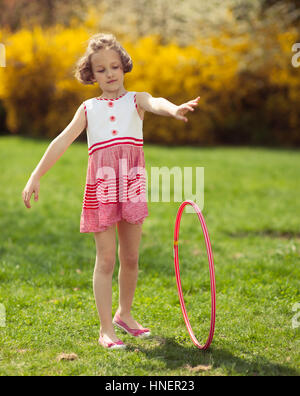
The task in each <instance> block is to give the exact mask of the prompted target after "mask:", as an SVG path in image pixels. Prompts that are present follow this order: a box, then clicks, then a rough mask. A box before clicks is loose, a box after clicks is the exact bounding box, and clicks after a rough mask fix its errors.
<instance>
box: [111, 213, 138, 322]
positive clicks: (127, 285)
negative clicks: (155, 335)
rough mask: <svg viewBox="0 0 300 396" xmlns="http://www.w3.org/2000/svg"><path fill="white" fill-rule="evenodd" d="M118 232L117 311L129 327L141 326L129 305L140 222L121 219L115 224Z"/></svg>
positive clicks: (135, 281)
mask: <svg viewBox="0 0 300 396" xmlns="http://www.w3.org/2000/svg"><path fill="white" fill-rule="evenodd" d="M117 226H118V234H119V247H118V255H119V261H120V269H119V307H118V310H117V313H118V314H119V315H120V317H121V319H122V320H123V321H124V322H125V323H126V324H127V325H128V326H129V327H131V328H133V329H139V328H143V327H142V326H139V325H138V324H137V322H136V321H135V320H134V319H133V317H132V316H131V306H132V302H133V298H134V293H135V289H136V284H137V279H138V261H139V246H140V241H141V236H142V225H141V224H130V223H128V222H126V221H125V220H121V221H119V222H118V224H117Z"/></svg>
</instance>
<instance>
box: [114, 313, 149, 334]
mask: <svg viewBox="0 0 300 396" xmlns="http://www.w3.org/2000/svg"><path fill="white" fill-rule="evenodd" d="M113 324H114V325H115V326H117V327H119V328H120V329H121V330H124V331H126V333H128V334H130V335H132V336H133V337H141V338H142V337H149V336H150V334H151V332H150V330H149V329H145V328H144V329H131V328H130V327H128V326H127V324H126V323H125V322H123V321H122V320H121V318H120V316H119V315H118V314H116V315H115V317H114V319H113ZM138 324H139V323H138Z"/></svg>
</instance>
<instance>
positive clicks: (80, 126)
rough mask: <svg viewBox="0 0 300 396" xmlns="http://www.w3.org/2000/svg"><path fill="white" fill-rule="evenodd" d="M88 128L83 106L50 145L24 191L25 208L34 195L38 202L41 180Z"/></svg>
mask: <svg viewBox="0 0 300 396" xmlns="http://www.w3.org/2000/svg"><path fill="white" fill-rule="evenodd" d="M85 127H86V118H85V112H84V107H83V104H82V105H81V106H80V107H79V108H78V110H77V111H76V114H75V115H74V117H73V119H72V121H71V122H70V124H69V125H68V126H67V127H66V128H65V129H64V130H63V131H62V132H61V133H60V134H59V135H58V136H57V137H56V138H55V139H54V140H52V142H51V143H50V144H49V146H48V148H47V150H46V151H45V154H44V155H43V157H42V159H41V160H40V162H39V163H38V165H37V166H36V168H35V169H34V171H33V172H32V173H31V176H30V178H29V180H28V182H27V184H26V186H25V187H24V190H23V191H22V197H23V201H24V204H25V206H26V207H27V208H28V209H29V208H31V206H30V198H31V196H32V194H33V193H34V200H35V201H37V200H38V194H39V190H40V178H41V177H42V176H43V175H44V174H45V173H46V172H47V171H48V170H49V169H50V168H51V167H52V166H53V165H54V164H55V162H56V161H57V160H58V159H59V158H60V157H61V156H62V155H63V154H64V152H65V151H66V150H67V148H68V147H69V146H70V144H71V143H72V142H73V141H74V140H75V139H76V138H77V137H78V136H79V135H80V133H81V132H82V131H83V130H84V128H85Z"/></svg>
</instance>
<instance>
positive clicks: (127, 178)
mask: <svg viewBox="0 0 300 396" xmlns="http://www.w3.org/2000/svg"><path fill="white" fill-rule="evenodd" d="M83 104H84V108H85V114H86V119H87V128H86V132H87V143H88V154H89V157H88V167H87V175H86V185H85V190H84V197H83V203H82V211H81V219H80V232H99V231H105V230H106V229H107V228H108V227H109V226H111V225H113V224H115V223H117V222H118V221H120V220H122V219H124V220H126V221H127V222H129V223H132V224H142V223H143V222H144V219H145V217H147V216H148V215H149V213H148V206H147V195H146V172H145V159H144V151H143V120H142V119H141V117H140V115H139V113H138V111H137V104H136V92H126V93H125V94H123V95H121V96H120V97H118V98H116V99H105V98H91V99H88V100H86V101H85V102H83Z"/></svg>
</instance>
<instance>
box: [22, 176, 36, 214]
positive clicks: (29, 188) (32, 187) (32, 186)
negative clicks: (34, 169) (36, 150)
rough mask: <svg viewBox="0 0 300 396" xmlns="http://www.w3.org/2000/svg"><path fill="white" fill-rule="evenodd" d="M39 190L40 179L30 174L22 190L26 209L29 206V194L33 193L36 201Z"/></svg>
mask: <svg viewBox="0 0 300 396" xmlns="http://www.w3.org/2000/svg"><path fill="white" fill-rule="evenodd" d="M39 191H40V181H39V180H38V179H37V178H35V177H34V176H31V177H30V179H29V180H28V182H27V184H26V186H25V188H24V190H23V192H22V197H23V201H24V203H25V206H26V207H27V208H28V209H29V208H31V205H30V199H31V195H32V194H33V193H34V200H35V201H37V200H38V199H39Z"/></svg>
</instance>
